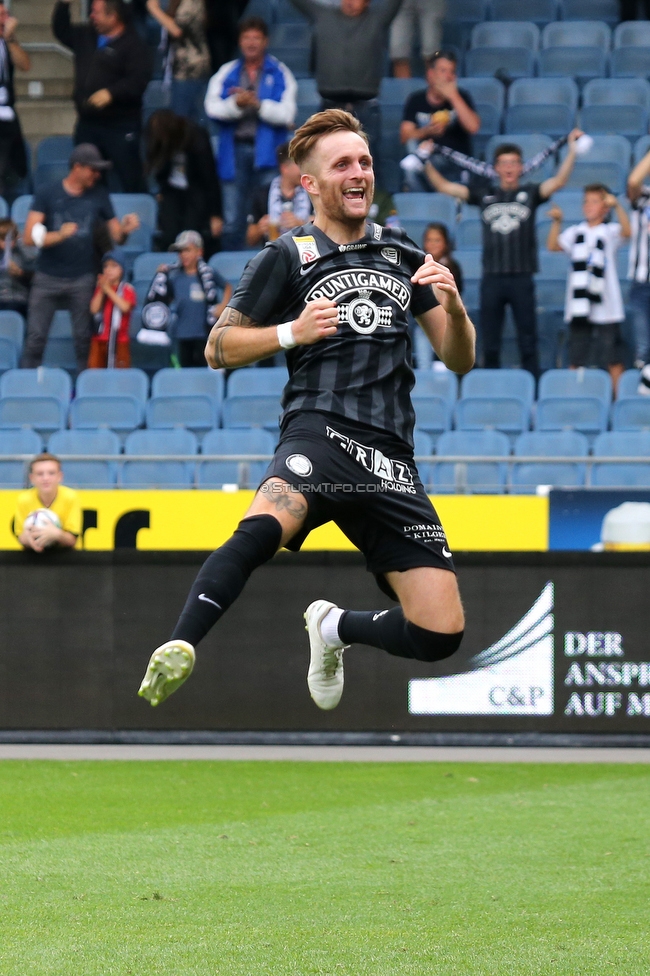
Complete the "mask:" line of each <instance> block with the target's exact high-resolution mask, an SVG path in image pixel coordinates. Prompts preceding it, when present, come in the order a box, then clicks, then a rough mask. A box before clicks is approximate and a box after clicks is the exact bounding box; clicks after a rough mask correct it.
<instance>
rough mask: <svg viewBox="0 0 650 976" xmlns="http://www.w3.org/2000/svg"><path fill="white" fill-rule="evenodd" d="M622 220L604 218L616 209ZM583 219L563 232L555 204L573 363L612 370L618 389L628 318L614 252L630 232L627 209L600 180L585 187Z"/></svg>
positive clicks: (552, 234)
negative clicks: (566, 266)
mask: <svg viewBox="0 0 650 976" xmlns="http://www.w3.org/2000/svg"><path fill="white" fill-rule="evenodd" d="M612 207H613V208H614V209H615V210H616V216H617V218H618V221H612V222H610V223H605V220H606V218H607V216H608V214H609V212H610V210H611V209H612ZM582 210H583V213H584V215H585V219H584V220H583V221H582V222H581V223H579V224H575V225H574V226H573V227H567V229H566V230H565V231H562V232H560V231H561V226H562V211H561V210H560V208H559V207H558V206H554V207H551V209H550V210H549V211H548V216H549V217H550V218H551V220H552V221H553V223H552V224H551V229H550V230H549V233H548V240H547V245H546V246H547V247H548V249H549V251H566V253H567V254H568V255H569V257H570V258H571V265H572V269H571V271H570V272H569V275H568V278H567V290H566V302H565V307H564V321H565V322H567V323H568V324H569V364H570V366H571V368H572V369H577V368H578V367H580V366H597V367H599V368H600V369H606V370H608V371H609V374H610V376H611V377H612V383H613V385H614V388H616V384H617V382H618V378H619V376H620V375H621V373H622V372H623V369H624V367H623V364H622V362H621V350H620V347H621V341H622V340H621V333H620V323H621V322H622V321H623V320H624V319H625V310H624V308H623V297H622V295H621V286H620V283H619V280H618V274H617V271H616V251H617V249H618V248H619V247H620V245H621V242H622V239H623V238H629V236H630V221H629V219H628V216H627V214H626V213H625V210H624V209H623V207H622V206H621V204H620V203H619V201H618V200H617V199H616V197H615V196H614V195H613V194H612V193H610V192H609V190H608V189H607V187H606V186H604V185H603V184H602V183H590V184H589V185H588V186H586V187H585V194H584V202H583V205H582Z"/></svg>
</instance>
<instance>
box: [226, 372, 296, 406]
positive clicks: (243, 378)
mask: <svg viewBox="0 0 650 976" xmlns="http://www.w3.org/2000/svg"><path fill="white" fill-rule="evenodd" d="M288 379H289V373H288V372H287V369H286V366H271V367H268V368H260V367H255V366H245V367H244V368H243V369H237V370H235V371H234V372H233V373H231V374H230V377H229V378H228V387H227V391H226V395H227V396H228V397H234V396H241V397H244V396H274V397H277V398H278V399H279V397H280V396H281V394H282V391H283V390H284V388H285V386H286V384H287V380H288Z"/></svg>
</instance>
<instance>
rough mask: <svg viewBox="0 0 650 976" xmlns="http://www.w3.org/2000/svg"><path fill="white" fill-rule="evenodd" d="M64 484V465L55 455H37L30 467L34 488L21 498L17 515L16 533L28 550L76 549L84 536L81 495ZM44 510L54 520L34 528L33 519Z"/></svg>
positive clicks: (31, 482)
mask: <svg viewBox="0 0 650 976" xmlns="http://www.w3.org/2000/svg"><path fill="white" fill-rule="evenodd" d="M62 482H63V471H62V469H61V462H60V461H59V459H58V458H57V457H55V455H54V454H37V455H36V457H35V458H33V459H32V462H31V464H30V465H29V483H30V484H31V486H32V487H31V488H29V489H28V490H27V491H22V492H21V493H20V495H19V496H18V501H17V503H16V513H15V515H14V532H15V534H16V536H17V537H18V541H19V542H20V544H21V546H24V547H25V549H33V550H34V552H43V550H44V549H48V548H49V547H50V546H61V547H62V548H68V549H73V548H74V546H76V544H77V539H78V538H79V536H80V535H81V521H82V519H81V505H80V504H79V496H78V494H77V492H76V491H74V490H73V489H72V488H68V487H66V485H64V484H63V483H62ZM43 508H45V509H47V510H48V512H51V513H52V515H53V516H54V517H53V518H52V519H48V518H47V517H46V518H41V519H38V524H37V525H30V523H31V522H32V521H34V520H33V519H29V516H30V515H31V514H32V513H33V512H37V511H38V510H39V509H43ZM26 522H27V525H25V523H26ZM57 522H58V523H59V525H57V524H56V523H57Z"/></svg>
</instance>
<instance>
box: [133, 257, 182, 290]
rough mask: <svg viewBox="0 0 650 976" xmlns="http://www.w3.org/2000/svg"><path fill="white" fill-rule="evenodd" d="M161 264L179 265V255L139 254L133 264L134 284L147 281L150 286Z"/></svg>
mask: <svg viewBox="0 0 650 976" xmlns="http://www.w3.org/2000/svg"><path fill="white" fill-rule="evenodd" d="M161 264H178V254H175V253H174V252H173V251H167V252H165V253H160V252H151V253H149V254H139V255H138V256H137V257H136V259H135V261H134V262H133V283H134V284H135V283H137V282H139V281H146V282H147V284H149V283H150V282H151V281H152V279H153V276H154V275H155V273H156V271H157V270H158V268H159V267H160V265H161Z"/></svg>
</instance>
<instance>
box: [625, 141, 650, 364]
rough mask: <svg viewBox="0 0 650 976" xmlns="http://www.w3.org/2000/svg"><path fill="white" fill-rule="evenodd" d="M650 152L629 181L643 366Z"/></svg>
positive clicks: (649, 304) (649, 278) (649, 288)
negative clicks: (647, 181)
mask: <svg viewBox="0 0 650 976" xmlns="http://www.w3.org/2000/svg"><path fill="white" fill-rule="evenodd" d="M649 173H650V152H647V153H646V154H645V156H644V157H643V159H641V160H639V162H638V163H637V164H636V166H635V167H634V169H633V170H632V172H631V173H630V175H629V177H628V180H627V195H628V197H629V199H630V202H631V204H632V246H631V248H630V264H629V268H628V278H629V279H630V281H631V282H632V287H631V288H630V308H631V309H632V320H633V323H634V344H635V351H634V365H635V366H636V368H637V369H642V368H643V367H644V366H645V365H646V363H648V362H650V184H648V183H646V180H647V178H648V174H649Z"/></svg>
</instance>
